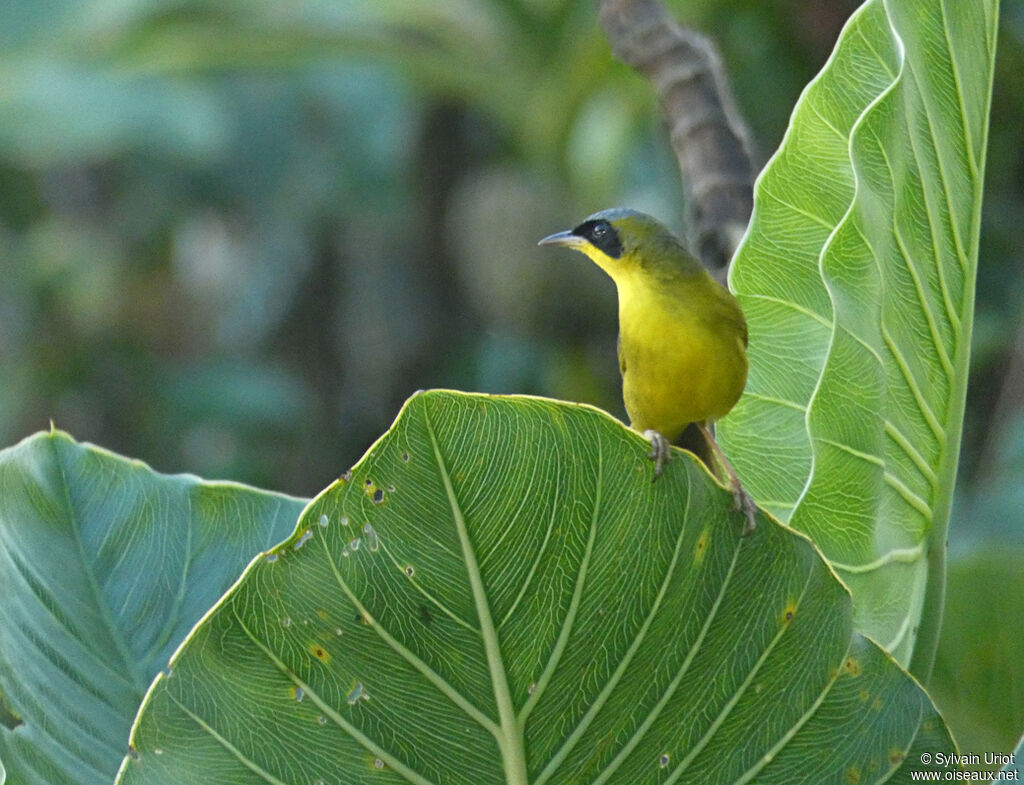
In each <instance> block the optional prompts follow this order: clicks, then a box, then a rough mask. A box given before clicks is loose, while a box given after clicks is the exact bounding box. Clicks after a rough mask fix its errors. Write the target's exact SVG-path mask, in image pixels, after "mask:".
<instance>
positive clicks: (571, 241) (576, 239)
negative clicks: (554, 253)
mask: <svg viewBox="0 0 1024 785" xmlns="http://www.w3.org/2000/svg"><path fill="white" fill-rule="evenodd" d="M585 242H586V240H584V239H583V238H582V237H580V236H579V235H578V234H573V233H572V232H571V231H568V230H566V231H564V232H556V233H555V234H549V235H548V236H547V237H545V238H544V239H543V240H541V241H540V242H539V243H537V245H565V246H568V247H569V248H579V247H580V246H581V245H583V244H584V243H585Z"/></svg>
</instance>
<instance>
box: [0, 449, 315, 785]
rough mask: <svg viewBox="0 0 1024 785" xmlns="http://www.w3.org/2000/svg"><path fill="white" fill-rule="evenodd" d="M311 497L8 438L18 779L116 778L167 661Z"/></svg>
mask: <svg viewBox="0 0 1024 785" xmlns="http://www.w3.org/2000/svg"><path fill="white" fill-rule="evenodd" d="M302 505H303V503H302V502H301V501H300V500H297V499H291V498H288V497H284V496H280V495H276V494H265V493H261V492H257V491H255V490H254V489H249V488H244V487H243V486H239V485H236V484H231V483H209V484H207V483H202V482H201V481H199V480H198V478H195V477H190V476H187V475H180V476H174V477H170V476H164V475H157V474H155V473H154V472H152V471H151V470H150V469H149V468H148V467H147V466H145V465H144V464H142V463H140V462H137V461H128V460H125V459H123V458H120V457H118V456H114V455H112V454H110V453H107V452H106V451H104V450H100V449H98V448H95V447H92V446H90V445H83V444H78V443H76V442H74V441H73V440H71V439H70V437H68V436H67V435H66V434H63V433H60V432H54V433H51V434H39V435H36V436H34V437H30V438H29V439H26V440H25V441H23V442H22V443H21V444H19V445H17V446H15V447H12V448H9V449H7V450H4V451H3V452H0V586H2V587H3V596H4V602H3V603H0V690H2V692H3V694H4V695H5V697H6V699H7V700H8V701H9V702H10V704H11V706H12V707H13V708H14V709H15V710H16V711H17V713H18V715H19V717H20V719H21V720H22V724H20V725H18V726H17V727H15V728H14V729H13V730H8V729H6V728H4V729H2V730H0V757H2V758H3V760H4V765H5V766H6V767H7V770H8V777H9V779H10V781H12V782H16V783H19V785H20V784H21V783H48V784H50V785H53V784H56V783H108V782H110V781H111V779H112V778H113V777H114V775H115V773H116V771H117V766H118V763H119V761H120V760H121V759H122V758H123V757H124V751H125V748H126V745H127V743H128V731H129V729H130V727H131V722H132V718H133V717H134V716H135V713H136V711H137V709H138V706H139V703H140V702H141V700H142V697H143V694H144V693H145V691H146V688H147V686H148V684H149V682H150V681H151V680H152V678H153V677H154V676H155V675H156V672H157V671H159V670H160V668H162V667H163V666H164V665H165V664H166V662H167V661H168V659H169V658H170V655H171V653H172V652H173V650H174V649H175V648H176V647H177V645H178V644H179V643H180V642H181V640H182V639H183V638H184V637H185V635H186V634H187V633H188V631H189V630H190V629H191V627H192V625H193V624H194V623H195V622H196V621H197V620H198V619H199V618H200V616H202V614H203V613H204V612H205V611H206V610H207V609H208V608H209V606H210V605H212V604H213V602H214V601H215V600H216V599H217V598H218V597H219V596H220V594H222V593H223V592H224V591H225V590H226V589H227V588H228V586H230V584H231V583H232V581H233V580H234V579H235V577H237V575H238V573H239V572H240V571H241V569H242V567H243V566H244V565H245V563H246V562H247V561H248V560H249V558H250V557H251V555H252V554H253V553H256V552H258V551H259V550H260V549H261V548H265V547H267V546H268V545H269V544H271V543H273V542H274V541H276V540H278V539H280V538H281V537H282V536H284V535H285V534H286V533H287V532H289V531H291V529H292V527H293V525H294V521H295V519H296V518H297V517H298V513H299V511H300V510H301V509H302Z"/></svg>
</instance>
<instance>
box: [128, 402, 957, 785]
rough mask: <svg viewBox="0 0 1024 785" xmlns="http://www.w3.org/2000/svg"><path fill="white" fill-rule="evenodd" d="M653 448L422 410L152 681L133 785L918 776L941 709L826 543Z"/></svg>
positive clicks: (559, 420) (573, 419) (484, 409)
mask: <svg viewBox="0 0 1024 785" xmlns="http://www.w3.org/2000/svg"><path fill="white" fill-rule="evenodd" d="M646 450H647V446H646V443H645V442H644V441H643V440H642V439H641V438H640V437H639V436H638V435H637V434H635V433H633V432H631V431H629V430H628V429H626V428H624V427H623V426H621V425H620V424H619V423H616V422H614V421H613V420H611V418H609V417H608V416H607V415H605V414H603V413H601V412H597V411H596V410H593V409H590V408H589V407H580V406H571V405H567V404H558V403H556V402H553V401H547V400H543V399H529V398H501V397H494V396H477V395H465V394H456V393H450V392H431V393H423V394H419V395H417V396H414V397H413V398H412V399H410V401H409V402H408V403H407V404H406V406H405V408H404V409H403V411H402V413H401V414H400V415H399V418H398V420H397V421H396V423H395V425H394V426H393V427H392V429H391V430H390V431H389V432H388V433H387V434H385V435H384V436H383V437H382V438H381V439H380V440H379V441H378V442H377V444H376V445H375V446H374V447H373V448H372V449H371V451H370V452H369V453H368V454H367V456H366V457H365V458H364V459H363V460H362V461H361V462H360V463H359V464H358V465H357V466H356V467H354V468H353V470H352V471H351V473H350V474H349V475H347V479H346V480H343V481H341V482H339V483H337V484H335V485H334V486H332V487H331V488H329V489H327V490H326V491H325V492H324V493H323V494H322V495H321V496H319V497H318V498H317V499H316V500H314V502H312V503H311V505H310V506H309V507H308V508H307V510H306V511H305V513H304V515H303V517H302V519H301V520H300V525H299V527H298V529H297V530H296V533H295V535H293V537H292V538H291V539H290V540H288V541H286V542H285V543H283V544H282V545H280V546H278V547H277V548H275V549H274V550H273V551H272V552H271V553H270V554H268V555H267V556H266V557H264V558H262V559H259V560H257V561H256V562H254V563H253V564H252V565H251V566H250V568H249V570H248V571H247V573H246V575H245V576H244V577H243V578H242V580H241V581H240V582H239V583H238V584H237V585H236V587H235V589H234V590H233V591H232V593H230V594H229V595H228V596H227V597H225V598H224V600H223V601H222V602H221V603H220V604H219V606H218V607H217V608H216V609H214V610H213V611H212V612H211V614H210V615H209V616H208V617H207V619H206V620H205V621H204V623H203V624H202V625H200V627H198V628H197V630H196V631H195V633H194V634H193V636H192V638H191V639H190V640H189V642H188V643H186V645H185V646H183V647H182V649H181V650H179V652H178V654H177V655H176V656H175V659H174V661H173V662H172V670H171V672H170V674H169V675H160V676H159V677H158V678H157V680H156V682H155V683H154V686H153V688H152V689H151V691H150V693H149V695H148V696H147V698H146V701H145V704H144V707H143V709H142V711H141V712H140V715H139V719H138V721H137V723H136V727H135V729H134V731H133V745H134V748H135V749H136V750H137V757H135V758H131V757H129V758H126V760H125V761H124V763H123V765H122V770H121V773H120V779H119V782H120V783H123V784H124V785H128V784H129V783H132V784H134V783H163V782H176V781H182V780H186V781H187V780H188V779H189V778H190V777H193V778H195V777H201V776H205V774H204V773H205V772H209V771H215V772H217V778H218V781H219V782H224V783H242V782H246V783H248V782H279V781H280V782H314V783H315V782H317V781H320V780H322V781H323V782H331V781H336V780H339V779H342V780H344V781H346V782H353V783H358V782H374V781H396V782H398V781H411V782H418V783H439V782H451V783H471V782H472V783H498V782H504V783H513V785H522V784H523V783H526V782H531V783H535V785H545V784H546V783H570V782H578V781H588V782H595V783H613V784H614V783H637V782H640V783H643V782H651V783H653V782H675V781H681V782H682V781H701V782H734V781H753V780H755V779H756V781H758V782H788V781H791V780H790V779H788V778H789V776H790V773H791V771H792V768H791V767H792V766H796V765H798V764H797V762H796V761H797V760H798V759H801V758H802V759H803V761H804V764H805V765H806V764H807V763H808V761H809V760H811V759H813V761H814V762H815V765H818V766H820V767H821V768H822V771H823V772H825V774H824V775H823V779H822V780H821V781H825V782H828V781H834V782H842V781H844V779H843V777H844V776H845V774H844V773H845V768H844V765H845V766H846V767H849V766H854V767H861V768H862V769H863V770H864V771H865V772H867V771H869V770H870V771H874V772H878V773H879V774H883V773H891V772H892V771H895V770H897V769H898V768H899V767H900V765H902V762H903V759H904V757H905V755H906V754H907V751H908V750H909V749H910V747H911V745H912V743H913V739H914V737H915V734H917V733H918V732H919V726H920V721H921V718H922V717H923V716H925V715H926V714H927V713H928V712H931V711H933V710H932V709H931V706H930V703H929V702H928V701H927V698H926V697H925V696H924V694H923V692H922V691H921V690H920V688H919V687H917V685H916V684H915V683H914V682H913V681H912V680H910V679H909V678H908V677H907V676H906V674H904V673H903V672H902V671H900V669H899V668H897V667H896V666H895V664H894V663H893V662H892V661H891V659H889V658H888V657H887V656H886V655H885V654H883V653H882V652H881V651H880V650H879V649H877V647H875V646H874V645H873V644H870V643H868V642H866V641H863V640H862V639H860V638H859V637H857V636H853V637H851V623H852V622H851V619H852V616H851V614H852V610H851V605H850V600H849V596H848V594H847V593H846V591H845V590H844V589H843V587H842V585H841V584H840V583H839V582H837V581H836V580H835V579H834V576H833V575H832V573H831V571H830V570H829V569H828V568H827V566H826V565H825V564H824V563H823V562H822V561H821V559H820V556H819V555H818V553H817V552H816V550H815V549H814V547H813V546H812V545H811V544H810V543H809V542H808V541H807V540H805V539H804V538H802V537H800V536H798V535H795V534H793V533H792V532H790V531H788V530H786V529H784V528H783V527H779V526H777V525H775V524H773V523H771V522H770V521H768V520H767V519H762V520H761V524H760V526H759V527H758V529H757V530H756V531H755V533H754V534H753V535H752V536H750V537H743V536H742V531H743V528H744V520H743V517H742V515H740V514H739V513H737V512H736V511H735V510H733V508H732V500H731V496H730V495H729V494H728V493H727V492H726V491H724V490H723V489H722V488H720V487H719V486H718V485H717V484H716V483H715V482H714V481H713V480H712V479H711V478H710V477H709V476H708V474H707V472H706V471H704V470H703V468H702V467H700V466H699V465H698V464H696V463H694V462H693V461H692V460H691V459H689V458H686V457H683V456H679V457H677V459H676V460H675V461H673V462H672V464H671V465H670V467H669V469H668V471H667V472H666V474H665V475H664V476H663V477H662V478H661V479H659V481H658V482H657V483H654V484H652V483H651V482H650V472H651V466H650V463H649V461H648V460H647V459H646V457H645V453H646ZM378 491H381V493H378ZM321 522H323V523H324V525H321ZM307 532H308V533H307ZM356 542H357V543H358V544H357V545H355V543H356ZM346 553H347V555H345V554H346ZM410 566H412V567H413V569H412V571H411V573H410V571H409V570H408V568H409V567H410ZM488 619H489V621H488ZM339 633H340V634H339ZM488 638H490V640H488ZM797 674H798V676H797ZM851 690H854V692H855V694H856V696H857V698H856V700H855V701H854V699H851V698H850V695H851V694H853V693H851ZM862 694H863V696H862ZM868 698H870V701H869V700H868ZM876 703H877V705H875V704H876ZM854 704H856V705H854ZM857 707H859V708H857ZM865 724H866V727H867V730H866V731H865V730H864V726H865ZM855 727H856V728H857V734H856V735H857V737H858V738H857V741H856V742H855V743H853V742H851V744H850V745H848V746H847V747H844V748H843V750H842V751H841V752H836V751H835V750H833V749H832V741H831V740H832V739H833V738H835V737H836V736H837V735H838V736H841V735H842V734H844V733H845V731H844V730H843V728H848V729H849V731H850V732H852V731H853V729H854V728H855ZM823 728H828V729H830V730H829V732H828V733H825V731H824V730H823ZM944 745H945V747H949V746H951V742H949V741H948V739H947V741H946V742H944ZM944 745H943V744H940V745H939V747H940V748H945V747H944ZM809 750H812V751H813V753H812V752H809ZM894 750H895V751H896V752H895V753H894V752H893V751H894ZM808 755H811V756H812V757H811V758H808V757H807V756H808ZM891 756H894V757H892V760H891V761H890V757H891ZM819 758H820V760H819ZM837 761H839V762H837ZM840 764H842V765H840Z"/></svg>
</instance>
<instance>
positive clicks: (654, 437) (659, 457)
mask: <svg viewBox="0 0 1024 785" xmlns="http://www.w3.org/2000/svg"><path fill="white" fill-rule="evenodd" d="M644 438H645V439H647V441H649V442H650V443H651V452H650V454H649V455H648V456H647V457H648V458H650V459H651V460H652V461H654V478H653V479H652V480H651V482H654V480H657V479H658V478H659V477H660V476H661V473H662V472H663V471H664V470H665V464H667V463H668V462H669V461H670V460H671V459H672V446H671V445H670V444H669V443H668V439H666V438H665V437H664V436H662V435H661V434H660V433H658V432H657V431H656V430H654V429H653V428H648V429H647V430H646V431H644Z"/></svg>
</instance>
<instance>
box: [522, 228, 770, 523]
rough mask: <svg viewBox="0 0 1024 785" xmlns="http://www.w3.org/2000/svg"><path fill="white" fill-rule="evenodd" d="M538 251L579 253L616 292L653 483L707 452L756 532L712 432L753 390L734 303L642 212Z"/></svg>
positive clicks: (625, 372) (627, 395)
mask: <svg viewBox="0 0 1024 785" xmlns="http://www.w3.org/2000/svg"><path fill="white" fill-rule="evenodd" d="M539 245H564V246H567V247H569V248H574V249H576V250H577V251H581V252H582V253H584V254H586V255H587V256H589V257H590V258H591V259H592V260H593V261H594V262H595V263H596V264H597V266H598V267H600V268H601V269H602V270H604V271H605V272H606V273H608V275H610V276H611V279H612V280H613V281H614V282H615V287H616V289H618V293H619V370H620V371H621V372H622V397H623V400H624V401H625V404H626V413H627V414H628V415H629V419H630V425H631V426H632V427H633V428H634V429H636V430H637V431H640V432H641V433H643V435H644V436H645V437H646V438H647V439H648V440H649V441H650V442H651V447H652V452H651V459H652V460H654V462H655V466H654V474H655V477H657V476H658V475H660V474H661V472H662V469H663V468H664V465H665V463H666V462H667V461H668V460H669V458H670V456H671V448H670V447H669V444H670V443H672V442H676V441H677V440H679V439H680V438H682V439H683V440H684V443H685V446H687V447H690V448H692V449H693V451H694V452H695V453H696V454H697V455H699V456H700V457H701V458H702V459H703V460H704V462H705V463H706V464H708V466H709V467H711V461H710V454H709V452H708V450H707V449H704V447H705V446H706V447H707V448H709V449H710V450H711V452H713V454H714V455H715V456H716V457H717V458H718V459H719V461H720V462H721V464H722V466H723V467H724V469H725V471H726V473H727V474H728V476H729V481H730V487H731V489H732V492H733V497H734V498H735V500H736V507H737V509H740V510H742V511H743V512H744V514H745V515H746V516H747V521H748V524H747V531H748V532H750V531H752V530H753V528H754V511H755V508H754V504H753V502H752V501H751V500H750V497H749V496H748V495H747V494H746V492H745V491H744V490H743V486H742V485H741V484H740V481H739V477H738V476H737V475H736V471H735V470H734V469H733V468H732V465H731V464H730V463H729V461H728V459H726V457H725V455H724V454H723V453H722V451H721V449H720V448H719V447H718V444H717V443H716V442H715V440H714V436H713V435H712V433H711V430H710V427H709V426H710V424H711V423H713V422H714V421H715V420H717V419H719V418H721V417H724V416H725V415H726V414H727V413H728V412H729V410H730V409H732V407H733V406H734V405H735V404H736V401H738V400H739V397H740V394H741V393H742V392H743V388H744V386H745V385H746V383H747V322H746V320H745V319H744V318H743V311H742V310H741V309H740V305H739V303H738V302H736V298H735V297H733V296H732V294H731V293H730V292H729V291H728V290H727V289H726V288H725V287H723V286H722V285H721V284H719V283H718V282H717V281H716V280H715V279H714V278H712V277H711V275H710V274H709V273H708V271H707V270H706V269H705V268H704V266H703V265H702V264H701V263H700V262H699V261H697V260H696V259H694V258H693V256H692V255H691V254H690V253H689V252H688V251H687V250H686V248H685V247H684V246H683V244H682V243H681V242H680V241H679V240H678V239H676V237H675V236H674V235H673V234H672V233H671V232H670V231H669V230H668V229H666V228H665V227H664V226H662V225H661V224H660V223H659V222H658V221H657V220H655V219H654V218H652V217H651V216H649V215H645V214H644V213H639V212H636V211H634V210H627V209H623V208H615V209H611V210H604V211H602V212H599V213H594V214H593V215H591V216H590V217H589V218H587V219H586V220H584V221H583V223H581V224H580V225H579V226H577V227H576V228H575V229H570V230H568V231H564V232H558V233H557V234H553V235H551V236H549V237H545V238H544V239H543V240H541V241H540V243H539ZM694 429H696V431H697V439H694V438H693V430H694ZM701 437H702V438H701ZM701 441H703V444H701V443H700V442H701Z"/></svg>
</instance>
